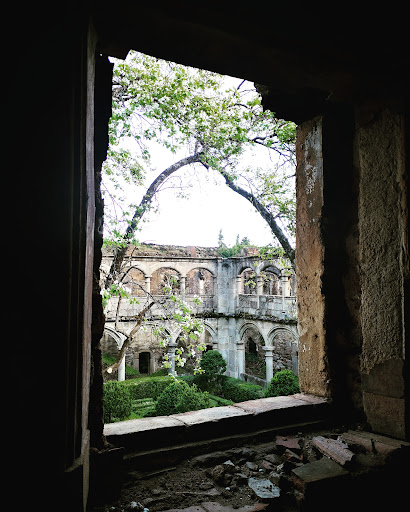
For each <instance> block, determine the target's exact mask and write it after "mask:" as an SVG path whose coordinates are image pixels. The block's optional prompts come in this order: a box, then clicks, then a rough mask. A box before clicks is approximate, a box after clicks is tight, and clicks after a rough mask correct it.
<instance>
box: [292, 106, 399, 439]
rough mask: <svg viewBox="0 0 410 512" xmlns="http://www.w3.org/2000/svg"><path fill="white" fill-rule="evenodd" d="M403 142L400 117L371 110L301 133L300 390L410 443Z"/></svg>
mask: <svg viewBox="0 0 410 512" xmlns="http://www.w3.org/2000/svg"><path fill="white" fill-rule="evenodd" d="M349 110H350V112H349ZM404 141H405V131H404V117H403V115H400V114H399V113H397V112H395V111H394V110H393V109H389V108H386V107H385V108H377V107H376V108H375V106H374V105H373V106H372V107H371V108H365V107H362V108H360V107H357V108H356V109H355V111H353V110H352V109H348V108H346V109H345V110H344V111H342V109H339V110H337V109H335V111H333V112H327V113H326V114H325V115H324V116H320V117H317V118H315V119H314V120H311V121H307V122H305V123H302V124H301V125H300V126H299V128H298V136H297V152H298V167H297V202H298V212H297V250H296V268H297V276H298V292H297V295H298V320H299V346H300V350H299V378H300V382H301V388H302V390H303V391H305V392H310V393H315V394H318V395H321V396H329V397H332V398H333V399H334V400H335V401H336V402H339V403H340V404H342V405H343V407H344V408H345V410H346V408H350V409H354V410H356V413H358V414H359V416H360V415H361V414H363V418H364V419H365V420H366V421H367V422H368V423H369V425H370V426H371V428H372V429H374V430H375V431H377V432H381V433H385V434H388V435H392V436H395V437H399V438H405V436H406V420H405V339H406V338H405V336H406V332H405V308H406V305H407V307H408V303H407V304H406V300H407V301H408V297H406V294H405V276H406V275H407V276H408V258H409V257H408V240H407V226H408V211H407V201H408V197H407V195H406V194H407V190H406V184H405V173H406V170H405V160H404V154H405V142H404ZM335 232H337V233H338V234H339V237H338V238H335V236H334V233H335Z"/></svg>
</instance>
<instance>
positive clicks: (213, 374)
mask: <svg viewBox="0 0 410 512" xmlns="http://www.w3.org/2000/svg"><path fill="white" fill-rule="evenodd" d="M201 368H202V369H203V370H204V371H205V373H203V374H200V375H196V376H195V378H194V383H195V384H196V385H197V386H198V387H199V388H200V389H202V390H203V391H209V392H210V393H213V394H215V395H220V394H221V393H222V380H223V379H224V375H223V374H224V373H225V370H226V361H225V359H224V358H223V356H222V354H221V353H220V352H218V351H217V350H208V351H207V352H205V353H204V355H203V356H202V359H201Z"/></svg>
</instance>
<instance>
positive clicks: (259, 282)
mask: <svg viewBox="0 0 410 512" xmlns="http://www.w3.org/2000/svg"><path fill="white" fill-rule="evenodd" d="M255 279H256V295H263V276H260V275H257V276H255Z"/></svg>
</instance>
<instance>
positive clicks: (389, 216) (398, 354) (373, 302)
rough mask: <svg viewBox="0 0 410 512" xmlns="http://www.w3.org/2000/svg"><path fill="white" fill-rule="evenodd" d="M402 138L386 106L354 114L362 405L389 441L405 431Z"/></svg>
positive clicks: (397, 121)
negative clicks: (358, 174)
mask: <svg viewBox="0 0 410 512" xmlns="http://www.w3.org/2000/svg"><path fill="white" fill-rule="evenodd" d="M404 133H405V132H404V119H403V116H401V115H399V114H397V113H395V112H394V111H392V110H390V109H380V110H379V111H373V112H371V114H370V115H369V113H368V112H366V111H363V109H361V110H359V111H358V112H357V131H356V157H357V164H358V165H359V168H360V191H359V231H360V242H359V247H360V269H361V289H362V294H361V297H362V300H361V317H362V336H363V345H362V355H361V371H362V374H363V377H362V381H363V404H364V409H365V412H366V415H367V418H368V421H369V422H370V423H371V424H372V426H373V427H374V428H375V429H376V430H378V431H382V432H388V433H390V434H391V435H393V436H396V437H403V436H404V432H405V402H404V359H405V330H404V307H405V295H404V277H405V275H406V267H407V268H408V258H409V255H408V253H407V247H408V246H407V239H406V238H407V232H406V225H407V223H408V211H407V207H406V199H405V192H406V189H405V186H404V183H405V178H404V173H405V160H404V155H405V152H404V140H405V139H404ZM375 177H377V179H375ZM407 306H408V305H407Z"/></svg>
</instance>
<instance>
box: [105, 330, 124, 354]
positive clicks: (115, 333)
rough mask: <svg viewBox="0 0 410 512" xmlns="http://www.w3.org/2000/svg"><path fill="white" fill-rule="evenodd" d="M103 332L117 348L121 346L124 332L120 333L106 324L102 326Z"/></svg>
mask: <svg viewBox="0 0 410 512" xmlns="http://www.w3.org/2000/svg"><path fill="white" fill-rule="evenodd" d="M104 334H107V335H108V336H110V337H111V338H112V339H113V340H114V341H115V343H116V344H117V348H118V350H119V349H120V348H121V347H122V344H123V343H124V340H125V336H124V334H121V333H120V332H118V331H116V330H115V329H114V328H113V327H110V326H108V325H106V326H105V327H104Z"/></svg>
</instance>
